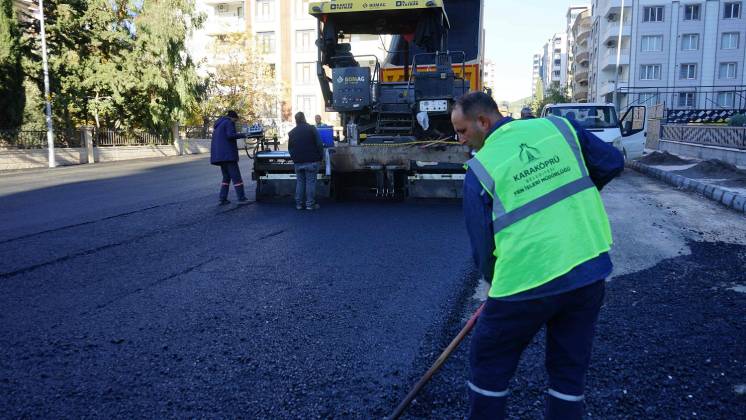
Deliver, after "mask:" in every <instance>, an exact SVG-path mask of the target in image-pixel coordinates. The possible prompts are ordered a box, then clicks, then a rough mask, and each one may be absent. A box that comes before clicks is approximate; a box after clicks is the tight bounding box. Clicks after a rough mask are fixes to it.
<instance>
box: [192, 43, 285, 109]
mask: <svg viewBox="0 0 746 420" xmlns="http://www.w3.org/2000/svg"><path fill="white" fill-rule="evenodd" d="M212 50H213V51H212V52H213V54H214V55H215V56H216V57H219V58H220V59H221V61H222V62H223V63H222V64H219V65H217V66H216V67H215V69H214V70H213V71H212V72H211V73H210V75H209V76H208V79H207V81H206V84H205V89H204V93H203V97H202V99H203V100H202V102H201V104H200V107H199V109H198V112H199V113H200V114H201V115H202V116H203V117H204V118H205V119H209V118H211V117H214V116H216V115H221V114H222V113H223V112H225V110H227V109H234V110H236V111H238V112H239V113H240V114H241V116H242V117H243V118H244V119H245V120H247V121H252V122H254V121H261V120H264V119H268V118H272V117H274V116H275V114H276V112H277V108H278V103H279V102H278V96H280V95H279V93H278V92H281V91H282V89H283V86H282V85H281V84H280V83H278V82H276V81H275V72H274V68H273V67H272V66H270V65H269V64H268V63H266V62H265V61H264V58H263V57H262V55H261V53H260V51H259V50H258V48H257V46H256V45H255V43H254V40H253V39H252V38H251V37H250V36H249V35H247V34H246V33H235V34H230V35H226V36H225V37H224V38H223V39H220V40H218V41H217V42H215V44H213V46H212Z"/></svg>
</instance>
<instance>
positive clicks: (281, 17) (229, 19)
mask: <svg viewBox="0 0 746 420" xmlns="http://www.w3.org/2000/svg"><path fill="white" fill-rule="evenodd" d="M308 4H309V0H197V1H196V6H197V10H198V11H199V12H202V13H204V15H205V16H206V20H205V22H204V24H203V27H202V28H201V29H199V30H197V31H195V33H194V34H193V35H192V36H191V38H190V40H189V42H188V47H189V51H190V54H192V57H193V58H194V60H195V62H197V63H199V71H200V73H201V74H202V75H206V74H207V73H209V72H211V71H214V69H215V68H216V66H219V65H221V64H225V60H226V58H225V57H221V56H220V55H219V54H215V48H214V46H215V43H216V42H220V40H221V38H222V37H225V36H226V35H228V34H231V33H238V32H243V33H247V34H249V35H251V37H252V38H253V39H254V41H255V42H256V45H257V48H258V50H259V52H260V53H261V54H262V56H263V58H264V60H265V61H266V62H267V63H269V65H270V67H271V68H273V69H274V77H275V79H276V82H277V85H278V86H282V87H283V89H280V90H279V91H278V102H277V104H276V105H274V106H273V108H274V109H275V115H272V116H271V118H272V119H273V120H278V121H279V120H281V121H282V122H288V121H290V120H291V117H290V116H291V115H292V114H294V113H296V112H298V111H302V112H304V113H305V114H306V116H307V118H309V120H310V119H312V118H313V116H314V115H316V114H320V115H321V116H322V118H323V119H324V120H325V121H328V122H330V123H335V122H336V121H335V120H336V114H335V113H327V112H325V106H324V100H323V97H322V94H321V89H320V88H319V82H318V78H317V75H316V60H317V49H316V44H315V42H316V38H317V21H316V19H315V18H314V17H313V16H311V15H309V13H308ZM387 41H388V38H387V37H379V36H377V35H352V36H351V38H350V39H349V40H347V42H350V43H351V44H352V48H353V53H354V54H355V55H373V56H376V57H378V59H379V60H382V59H383V56H384V54H385V50H384V45H385V43H386V42H387ZM368 61H369V62H366V60H362V61H360V63H361V65H365V64H369V65H371V67H373V66H374V65H375V59H371V60H368Z"/></svg>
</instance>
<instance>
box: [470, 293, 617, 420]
mask: <svg viewBox="0 0 746 420" xmlns="http://www.w3.org/2000/svg"><path fill="white" fill-rule="evenodd" d="M604 284H605V282H604V281H603V280H601V281H597V282H595V283H592V284H590V285H588V286H585V287H581V288H579V289H575V290H571V291H569V292H565V293H562V294H558V295H554V296H547V297H544V298H539V299H532V300H523V301H513V302H511V301H505V300H497V299H488V300H487V303H486V304H485V307H484V310H483V311H482V314H481V315H480V316H479V320H478V321H477V325H476V327H475V331H474V337H473V338H472V341H471V352H470V356H469V359H470V360H469V361H470V365H471V378H470V380H469V383H468V387H469V400H470V403H471V411H470V413H469V418H470V419H503V418H505V412H506V409H505V407H506V401H507V396H508V383H509V381H510V378H511V377H512V376H513V374H514V373H515V370H516V367H517V366H518V361H519V359H520V357H521V353H522V352H523V350H524V349H525V348H526V346H527V345H528V344H529V342H531V339H532V338H533V337H534V335H535V334H536V333H537V332H538V331H539V330H540V329H541V327H542V326H543V325H546V326H547V334H546V338H547V341H546V359H545V366H546V369H547V373H548V374H549V390H548V395H547V404H546V418H548V419H579V418H581V417H582V414H583V389H584V387H585V374H586V371H587V370H588V363H589V361H590V356H591V347H592V345H593V337H594V334H595V330H596V320H597V319H598V312H599V310H600V309H601V304H602V303H603V299H604Z"/></svg>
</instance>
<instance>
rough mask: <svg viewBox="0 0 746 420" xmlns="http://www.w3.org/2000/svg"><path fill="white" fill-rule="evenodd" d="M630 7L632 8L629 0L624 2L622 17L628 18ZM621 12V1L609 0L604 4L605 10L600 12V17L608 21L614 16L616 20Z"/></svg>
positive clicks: (630, 11)
mask: <svg viewBox="0 0 746 420" xmlns="http://www.w3.org/2000/svg"><path fill="white" fill-rule="evenodd" d="M631 6H632V1H631V0H625V1H624V16H629V14H630V13H632V7H631ZM621 11H622V0H609V1H608V2H607V3H606V9H605V10H602V11H601V12H602V13H601V15H602V16H603V17H604V18H606V19H610V17H613V16H614V15H616V16H617V19H618V18H619V14H620V13H621Z"/></svg>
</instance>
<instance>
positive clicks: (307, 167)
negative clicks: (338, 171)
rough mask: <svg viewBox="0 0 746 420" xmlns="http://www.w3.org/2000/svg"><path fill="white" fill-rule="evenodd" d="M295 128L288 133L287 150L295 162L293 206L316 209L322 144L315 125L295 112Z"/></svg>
mask: <svg viewBox="0 0 746 420" xmlns="http://www.w3.org/2000/svg"><path fill="white" fill-rule="evenodd" d="M295 124H296V126H295V128H293V129H292V130H290V133H288V151H289V152H290V157H291V158H292V159H293V163H294V164H295V208H296V209H298V210H303V206H304V205H305V208H306V210H316V209H318V208H319V205H318V203H316V197H315V196H316V175H317V174H318V173H319V168H320V167H321V160H322V159H323V156H324V145H323V144H322V143H321V137H319V132H318V131H316V127H314V126H312V125H310V124H308V123H307V122H306V116H305V115H304V114H303V113H302V112H299V113H297V114H295Z"/></svg>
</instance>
